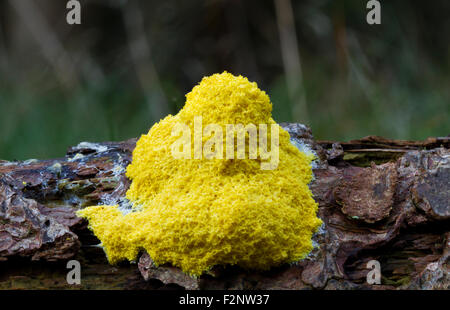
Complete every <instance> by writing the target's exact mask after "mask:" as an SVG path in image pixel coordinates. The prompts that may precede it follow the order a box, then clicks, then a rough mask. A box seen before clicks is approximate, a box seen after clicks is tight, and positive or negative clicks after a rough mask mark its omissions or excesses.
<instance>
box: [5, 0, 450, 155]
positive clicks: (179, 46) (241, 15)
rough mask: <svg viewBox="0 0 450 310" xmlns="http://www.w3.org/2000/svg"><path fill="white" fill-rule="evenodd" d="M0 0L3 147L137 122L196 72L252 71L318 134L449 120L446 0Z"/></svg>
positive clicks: (120, 131) (290, 118)
mask: <svg viewBox="0 0 450 310" xmlns="http://www.w3.org/2000/svg"><path fill="white" fill-rule="evenodd" d="M80 2H81V6H82V24H81V25H73V26H69V25H68V24H67V23H66V12H67V9H66V3H67V1H63V0H39V1H38V0H34V1H33V0H9V1H8V0H0V159H6V160H16V159H17V160H23V159H28V158H49V157H60V156H64V154H65V151H66V149H67V147H69V146H71V145H76V144H78V143H79V142H81V141H106V140H123V139H128V138H131V137H137V136H139V135H141V134H143V133H146V132H147V131H148V129H149V128H150V127H151V126H152V124H153V123H154V122H156V121H159V120H160V119H161V118H163V117H164V116H165V115H166V114H168V113H172V114H173V113H176V112H177V111H178V110H179V109H180V108H181V107H182V106H183V103H184V95H185V94H186V93H187V92H189V91H190V90H191V89H192V87H193V86H194V85H196V84H197V83H198V82H199V81H200V80H201V78H202V77H203V76H206V75H211V74H213V73H217V72H223V71H224V70H227V71H229V72H231V73H233V74H237V75H238V74H242V75H244V76H246V77H248V78H249V79H250V80H251V81H256V82H257V83H258V85H259V87H260V88H262V89H263V90H266V91H267V93H268V94H269V96H270V98H271V100H272V103H273V115H274V118H275V120H276V121H278V122H297V121H298V122H304V123H306V124H308V125H309V126H311V127H312V129H313V134H314V135H315V137H316V138H317V139H327V140H349V139H355V138H360V137H363V136H366V135H381V136H385V137H388V138H397V139H425V138H427V137H429V136H446V135H448V134H449V133H450V119H449V116H450V1H448V0H433V1H405V0H404V1H400V0H397V1H395V0H391V1H381V6H382V17H381V20H382V23H381V25H368V24H367V23H366V14H367V12H368V10H367V9H366V4H367V1H365V0H359V1H357V0H354V1H350V0H349V1H336V0H307V1H306V0H305V1H295V0H270V1H263V0H254V1H251V0H247V1H240V0H190V1H172V0H165V1H139V0H130V1H124V0H115V1H113V0H109V1H107V0H84V1H83V0H81V1H80Z"/></svg>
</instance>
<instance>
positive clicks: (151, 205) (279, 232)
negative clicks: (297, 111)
mask: <svg viewBox="0 0 450 310" xmlns="http://www.w3.org/2000/svg"><path fill="white" fill-rule="evenodd" d="M186 98H187V100H186V104H185V106H184V107H183V109H182V110H181V111H180V112H179V113H178V114H177V115H175V116H172V115H169V116H167V117H166V118H164V119H163V120H161V121H160V122H159V123H157V124H155V125H154V126H153V127H152V128H151V129H150V131H149V132H148V134H147V135H142V136H141V138H140V139H139V140H138V142H137V145H136V148H135V150H134V151H133V159H132V163H131V164H130V165H129V166H128V168H127V176H128V177H129V178H130V179H131V180H132V184H131V187H130V189H129V190H128V192H127V198H128V199H129V200H130V201H131V202H132V203H133V205H134V212H131V213H128V214H125V215H124V214H122V212H121V211H120V210H119V209H118V208H117V206H94V207H88V208H86V209H83V210H81V211H78V215H79V216H82V217H84V218H87V219H88V220H89V226H90V229H92V230H93V232H94V234H95V235H96V236H97V237H98V238H99V239H100V240H101V242H102V245H103V247H104V249H105V252H106V255H107V256H108V259H109V262H110V263H111V264H114V263H117V262H119V261H121V260H124V259H128V260H135V259H136V257H137V255H138V253H139V251H140V250H143V249H145V250H146V251H147V252H148V253H149V255H150V256H151V258H152V259H153V260H154V262H155V263H156V264H164V263H170V264H172V265H174V266H178V267H180V268H181V269H182V270H183V271H184V272H186V273H188V274H191V275H201V274H202V273H204V272H205V271H207V270H208V269H210V268H211V267H212V266H214V265H227V264H231V265H239V266H241V267H244V268H249V269H268V268H270V267H272V266H275V265H279V264H282V263H290V262H295V261H298V260H299V259H302V258H304V257H305V256H306V255H307V254H308V253H309V252H310V251H311V249H312V244H311V236H312V234H313V233H314V232H315V231H316V230H317V228H318V227H319V226H320V224H321V223H322V222H321V220H320V219H319V218H317V216H316V211H317V203H316V202H315V201H314V199H313V198H312V194H311V192H310V190H309V188H308V183H309V182H310V180H311V178H312V170H311V161H312V160H313V155H310V154H309V155H308V154H305V153H303V152H300V151H299V150H298V149H297V148H296V147H295V146H293V145H292V144H291V143H290V139H289V134H288V133H287V132H286V131H285V130H283V129H282V128H281V127H279V164H278V166H277V167H276V169H273V170H262V169H261V165H260V164H261V161H262V159H261V158H260V157H259V156H258V158H257V159H248V156H247V157H246V158H247V159H205V158H202V159H176V158H174V156H173V155H172V152H171V145H172V144H173V143H174V142H175V141H177V139H179V136H178V137H177V136H172V128H173V127H174V125H175V124H176V123H183V124H187V125H188V126H189V128H190V129H191V132H194V131H193V126H194V121H193V120H194V117H198V116H202V119H203V126H205V125H207V124H212V123H214V124H219V125H220V126H223V127H224V128H225V125H226V124H243V125H244V126H245V125H247V124H255V125H256V126H258V125H259V124H267V125H268V128H270V125H272V124H276V123H275V122H274V120H273V119H272V117H271V111H272V104H271V102H270V99H269V97H268V96H267V95H266V93H265V92H264V91H261V90H260V89H259V88H258V87H257V85H256V83H251V82H249V81H248V80H247V78H244V77H242V76H238V77H236V76H233V75H232V74H230V73H227V72H224V73H222V74H214V75H212V76H210V77H205V78H203V80H202V81H201V83H200V84H199V85H197V86H195V87H194V88H193V90H192V91H191V92H190V93H189V94H187V95H186ZM276 126H278V125H276ZM206 138H207V137H203V140H205V139H206ZM223 139H224V143H225V135H224V136H223ZM268 141H270V136H269V138H268ZM246 145H247V146H248V139H246ZM224 152H225V147H224ZM224 158H225V157H224Z"/></svg>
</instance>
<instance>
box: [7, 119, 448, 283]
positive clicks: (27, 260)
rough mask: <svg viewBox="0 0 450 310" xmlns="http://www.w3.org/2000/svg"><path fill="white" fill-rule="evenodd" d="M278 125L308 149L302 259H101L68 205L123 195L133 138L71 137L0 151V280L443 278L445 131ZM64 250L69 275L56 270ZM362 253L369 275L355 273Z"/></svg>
mask: <svg viewBox="0 0 450 310" xmlns="http://www.w3.org/2000/svg"><path fill="white" fill-rule="evenodd" d="M282 126H283V128H285V129H286V130H287V131H288V132H289V133H290V135H291V138H292V140H293V142H294V143H295V144H297V145H299V146H301V147H307V148H310V149H312V150H313V151H314V152H315V153H316V155H317V157H318V159H317V160H316V161H315V162H314V164H313V171H314V180H313V181H312V182H311V184H310V188H311V190H312V192H313V194H314V197H315V199H316V201H317V202H318V203H319V213H318V215H319V217H320V218H321V219H322V220H323V222H324V224H323V225H322V227H321V228H320V229H319V231H318V232H317V233H316V234H315V235H314V237H313V240H314V245H315V248H314V250H313V251H312V252H311V253H310V255H309V256H308V257H307V258H306V259H304V260H302V261H300V262H298V263H296V264H290V265H283V266H278V267H274V268H272V269H271V270H269V271H264V272H258V271H251V270H242V269H240V268H237V267H230V266H218V267H216V268H213V270H211V272H210V273H209V274H207V275H204V276H202V277H200V278H198V279H193V278H190V277H188V276H186V275H185V274H183V273H182V272H181V271H180V270H179V269H178V268H175V267H172V266H159V267H156V266H155V265H154V264H153V262H152V260H151V258H150V257H149V256H148V254H146V253H142V255H141V256H140V258H139V260H138V261H137V262H131V263H122V264H119V265H118V266H111V265H109V264H108V262H107V260H106V257H105V254H104V252H103V249H102V248H101V247H99V246H98V243H99V240H98V239H97V238H96V237H95V236H93V235H92V233H91V232H90V231H89V230H88V229H87V223H86V222H85V221H84V220H82V219H80V218H78V217H77V216H76V215H75V211H76V210H79V209H81V208H84V207H86V206H90V205H97V204H109V205H110V204H126V203H127V201H126V199H125V193H126V191H127V189H128V187H129V185H130V181H129V180H128V179H127V178H126V176H125V170H126V167H127V165H128V164H129V163H130V162H131V155H132V151H133V149H134V147H135V143H136V139H130V140H127V141H123V142H104V143H88V142H82V143H80V144H79V145H77V146H75V147H71V148H69V149H68V152H67V155H66V156H65V157H64V158H58V159H51V160H33V159H32V160H27V161H21V162H8V161H0V289H161V288H179V287H183V288H187V289H255V288H257V289H449V288H450V270H449V262H450V136H448V137H436V138H428V139H427V140H425V141H400V140H389V139H385V138H381V137H376V136H370V137H365V138H362V139H360V140H353V141H349V142H333V141H316V140H314V138H313V136H312V133H311V130H310V129H309V128H308V127H306V126H304V125H302V124H292V123H291V124H282ZM71 259H76V260H78V261H80V263H81V284H80V285H69V284H67V282H66V274H67V272H68V271H69V270H68V269H67V268H66V264H67V262H68V261H69V260H71ZM371 260H377V261H379V262H380V266H381V284H379V285H372V284H368V283H367V281H366V277H367V274H368V272H369V271H370V270H369V269H368V267H367V263H368V262H369V261H371Z"/></svg>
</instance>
